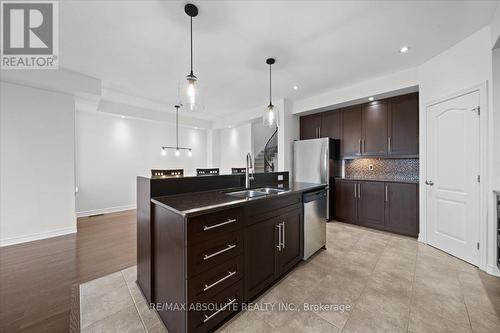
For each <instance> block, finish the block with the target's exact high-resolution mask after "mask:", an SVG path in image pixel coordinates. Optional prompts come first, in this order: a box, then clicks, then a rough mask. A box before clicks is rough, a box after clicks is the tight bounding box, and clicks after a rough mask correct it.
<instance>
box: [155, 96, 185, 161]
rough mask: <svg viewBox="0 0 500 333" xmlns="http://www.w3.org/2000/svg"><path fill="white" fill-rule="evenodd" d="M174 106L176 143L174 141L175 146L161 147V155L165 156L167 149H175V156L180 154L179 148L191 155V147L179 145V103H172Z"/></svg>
mask: <svg viewBox="0 0 500 333" xmlns="http://www.w3.org/2000/svg"><path fill="white" fill-rule="evenodd" d="M174 107H175V130H176V136H177V138H176V143H175V147H173V146H163V147H161V154H162V155H163V156H166V155H167V150H168V149H173V150H175V156H177V157H178V156H180V155H181V150H187V152H188V156H190V157H191V155H192V154H193V153H192V151H191V148H185V147H179V109H180V107H181V104H180V103H179V104H176V105H174Z"/></svg>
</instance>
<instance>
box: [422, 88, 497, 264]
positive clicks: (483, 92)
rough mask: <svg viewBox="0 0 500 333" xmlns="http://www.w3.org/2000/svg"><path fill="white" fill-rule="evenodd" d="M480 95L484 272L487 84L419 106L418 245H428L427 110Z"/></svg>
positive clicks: (482, 260)
mask: <svg viewBox="0 0 500 333" xmlns="http://www.w3.org/2000/svg"><path fill="white" fill-rule="evenodd" d="M475 91H478V92H479V107H480V110H481V115H480V117H479V145H480V148H479V156H480V157H479V159H480V160H479V163H480V173H481V182H480V184H479V187H480V189H479V243H480V247H479V268H480V269H481V270H483V271H488V272H489V273H491V272H490V270H488V268H487V250H488V214H487V210H488V200H489V199H488V198H489V196H488V187H489V186H488V184H489V174H488V166H489V154H488V82H486V81H485V82H483V83H481V84H478V85H475V86H473V87H470V88H468V89H464V90H460V91H458V92H455V93H453V94H450V95H447V96H444V97H441V98H438V99H433V100H430V101H426V102H424V103H420V117H419V118H420V144H419V146H420V153H419V157H420V162H419V164H420V175H419V179H420V180H419V188H420V191H419V192H420V194H419V197H420V209H419V210H420V213H419V215H420V221H419V235H418V241H419V242H422V243H425V244H427V189H426V185H425V180H426V179H427V109H428V108H429V107H430V106H433V105H435V104H439V103H442V102H444V101H447V100H449V99H453V98H456V97H459V96H462V95H466V94H469V93H471V92H475Z"/></svg>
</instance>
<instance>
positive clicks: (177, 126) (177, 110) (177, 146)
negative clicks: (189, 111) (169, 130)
mask: <svg viewBox="0 0 500 333" xmlns="http://www.w3.org/2000/svg"><path fill="white" fill-rule="evenodd" d="M175 110H176V114H175V128H176V135H177V139H176V144H175V147H176V148H177V150H179V106H178V105H176V106H175Z"/></svg>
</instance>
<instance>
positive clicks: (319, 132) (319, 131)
mask: <svg viewBox="0 0 500 333" xmlns="http://www.w3.org/2000/svg"><path fill="white" fill-rule="evenodd" d="M318 138H321V127H318Z"/></svg>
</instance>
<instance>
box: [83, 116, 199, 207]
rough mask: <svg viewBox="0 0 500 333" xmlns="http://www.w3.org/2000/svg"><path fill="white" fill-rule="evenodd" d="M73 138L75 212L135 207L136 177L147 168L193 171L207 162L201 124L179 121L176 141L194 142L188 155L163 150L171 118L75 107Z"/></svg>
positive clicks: (171, 134) (171, 141) (171, 136)
mask: <svg viewBox="0 0 500 333" xmlns="http://www.w3.org/2000/svg"><path fill="white" fill-rule="evenodd" d="M182 121H183V119H182V117H180V119H179V122H180V123H181V124H182ZM76 138H77V139H76V142H77V146H76V152H77V156H76V165H77V186H78V189H79V192H78V194H77V197H76V210H77V213H78V215H79V216H80V215H92V214H97V213H102V212H110V211H116V210H123V209H127V208H133V207H135V205H136V177H137V176H139V175H142V176H150V175H151V169H154V168H158V169H168V168H184V174H185V175H195V174H196V168H197V167H198V168H204V167H206V166H207V145H206V141H207V139H206V131H205V130H196V129H192V128H186V127H180V132H179V146H182V147H190V148H192V149H193V150H192V156H191V157H188V156H187V152H185V151H182V152H181V156H180V157H176V156H174V152H173V151H169V152H168V154H167V156H162V155H161V149H160V147H161V146H171V145H173V146H175V138H176V133H175V124H170V123H165V122H157V121H150V120H141V119H134V118H128V117H127V118H125V119H122V118H121V117H120V116H117V115H109V114H106V113H102V112H82V111H78V112H77V121H76Z"/></svg>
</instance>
